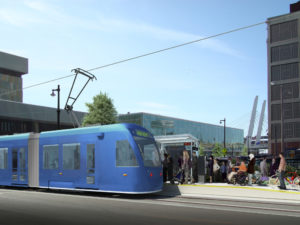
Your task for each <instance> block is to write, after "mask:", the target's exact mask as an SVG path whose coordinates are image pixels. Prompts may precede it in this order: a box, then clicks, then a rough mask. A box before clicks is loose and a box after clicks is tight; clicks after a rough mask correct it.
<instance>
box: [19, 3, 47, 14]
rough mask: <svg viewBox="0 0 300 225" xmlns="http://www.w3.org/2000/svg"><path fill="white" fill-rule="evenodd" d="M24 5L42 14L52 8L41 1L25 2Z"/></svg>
mask: <svg viewBox="0 0 300 225" xmlns="http://www.w3.org/2000/svg"><path fill="white" fill-rule="evenodd" d="M24 4H25V5H26V6H28V7H29V8H31V9H34V10H37V11H40V12H44V11H47V10H48V9H49V8H51V7H50V6H49V5H47V4H46V3H44V2H41V1H24Z"/></svg>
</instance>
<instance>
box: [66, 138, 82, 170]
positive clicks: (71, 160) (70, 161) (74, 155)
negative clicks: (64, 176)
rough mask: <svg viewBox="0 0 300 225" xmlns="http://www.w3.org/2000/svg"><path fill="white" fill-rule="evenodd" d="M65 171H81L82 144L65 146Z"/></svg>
mask: <svg viewBox="0 0 300 225" xmlns="http://www.w3.org/2000/svg"><path fill="white" fill-rule="evenodd" d="M63 169H65V170H78V169H80V144H79V143H74V144H64V145H63Z"/></svg>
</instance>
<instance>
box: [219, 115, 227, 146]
mask: <svg viewBox="0 0 300 225" xmlns="http://www.w3.org/2000/svg"><path fill="white" fill-rule="evenodd" d="M222 122H224V149H226V119H225V118H224V120H220V124H222Z"/></svg>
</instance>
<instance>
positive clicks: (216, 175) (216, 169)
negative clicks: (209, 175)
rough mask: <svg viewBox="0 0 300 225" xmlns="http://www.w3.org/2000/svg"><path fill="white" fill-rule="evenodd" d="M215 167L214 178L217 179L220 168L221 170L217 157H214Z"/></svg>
mask: <svg viewBox="0 0 300 225" xmlns="http://www.w3.org/2000/svg"><path fill="white" fill-rule="evenodd" d="M213 168H214V179H215V181H216V180H217V177H218V174H219V170H220V166H219V164H218V161H217V160H216V159H214V165H213Z"/></svg>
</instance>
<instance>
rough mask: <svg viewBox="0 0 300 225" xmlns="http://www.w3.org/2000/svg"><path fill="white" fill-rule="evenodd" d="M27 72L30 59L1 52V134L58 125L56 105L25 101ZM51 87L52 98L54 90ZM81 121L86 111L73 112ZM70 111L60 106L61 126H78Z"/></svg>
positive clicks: (49, 128) (32, 130) (51, 128)
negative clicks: (23, 79) (24, 85)
mask: <svg viewBox="0 0 300 225" xmlns="http://www.w3.org/2000/svg"><path fill="white" fill-rule="evenodd" d="M27 73H28V59H26V58H24V57H20V56H16V55H11V54H8V53H4V52H0V135H6V134H14V133H27V132H41V131H47V130H56V129H57V109H56V108H50V107H44V106H38V105H31V104H24V103H23V90H22V89H23V81H22V76H23V75H24V74H27ZM48 91H49V98H51V97H50V93H51V90H48ZM74 113H75V115H76V116H77V118H78V120H79V121H82V120H83V117H84V115H85V113H83V112H74ZM73 123H75V122H74V121H73V119H72V118H71V117H70V115H69V114H68V113H67V112H66V111H65V110H61V113H60V127H61V128H62V129H65V128H73V127H74V126H77V124H73Z"/></svg>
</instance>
